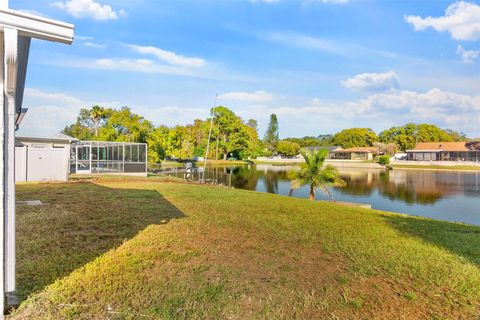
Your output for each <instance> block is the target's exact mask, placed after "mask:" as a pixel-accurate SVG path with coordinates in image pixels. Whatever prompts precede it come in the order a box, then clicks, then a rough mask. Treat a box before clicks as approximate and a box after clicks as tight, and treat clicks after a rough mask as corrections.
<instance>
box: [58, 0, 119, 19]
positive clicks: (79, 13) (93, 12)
mask: <svg viewBox="0 0 480 320" xmlns="http://www.w3.org/2000/svg"><path fill="white" fill-rule="evenodd" d="M52 6H54V7H56V8H59V9H62V10H64V11H66V12H68V13H69V14H70V15H72V16H73V17H75V18H93V19H95V20H117V19H118V18H119V17H124V16H126V12H125V11H124V10H122V9H120V10H114V9H113V8H112V7H111V6H109V5H107V4H105V5H101V4H100V3H98V2H95V1H94V0H67V1H65V2H64V1H56V2H53V3H52Z"/></svg>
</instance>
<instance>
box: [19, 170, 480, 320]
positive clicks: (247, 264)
mask: <svg viewBox="0 0 480 320" xmlns="http://www.w3.org/2000/svg"><path fill="white" fill-rule="evenodd" d="M17 191H18V198H19V199H21V200H27V199H40V200H42V201H43V202H44V203H45V205H44V206H40V207H27V206H22V207H18V209H17V212H18V217H17V221H18V244H17V248H18V249H17V250H18V292H19V295H20V298H21V299H22V300H23V302H22V304H21V306H20V308H19V309H18V310H16V311H15V312H14V313H13V315H12V316H11V317H12V318H14V319H229V318H230V319H295V318H297V319H313V318H316V319H352V318H358V319H477V318H478V316H479V315H480V311H479V310H480V290H479V288H480V250H479V248H480V227H474V226H468V225H461V224H454V223H448V222H441V221H434V220H429V219H422V218H416V217H409V216H405V215H398V214H390V213H386V212H381V211H375V210H368V209H360V208H351V207H344V206H337V205H335V204H331V203H325V202H309V201H308V200H304V199H296V198H288V197H283V196H277V195H272V194H264V193H256V192H250V191H244V190H232V189H226V188H220V187H211V186H199V185H193V184H181V183H173V182H164V181H162V180H159V179H156V178H155V179H152V178H149V179H141V178H135V179H134V178H132V179H119V178H108V179H103V178H102V179H100V180H91V181H87V182H78V181H77V182H71V183H58V184H53V183H52V184H25V185H19V186H18V187H17Z"/></svg>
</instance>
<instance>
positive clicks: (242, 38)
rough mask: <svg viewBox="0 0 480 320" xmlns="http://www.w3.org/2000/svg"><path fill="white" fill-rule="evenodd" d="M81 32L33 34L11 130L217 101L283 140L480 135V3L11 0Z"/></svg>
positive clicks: (47, 128) (167, 115)
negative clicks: (70, 38)
mask: <svg viewBox="0 0 480 320" xmlns="http://www.w3.org/2000/svg"><path fill="white" fill-rule="evenodd" d="M10 1H11V3H10V7H11V8H13V9H18V10H24V11H26V12H30V13H33V14H41V15H45V16H47V17H49V18H53V19H58V20H62V21H66V22H70V23H73V24H75V41H74V43H73V44H72V45H71V46H68V45H62V44H56V43H49V42H45V41H39V40H35V41H34V42H33V43H32V47H31V51H30V62H29V69H28V76H27V89H26V93H25V107H28V108H29V109H30V110H29V112H28V114H27V116H26V118H25V120H24V123H23V124H22V127H21V129H20V131H19V133H18V134H19V135H40V136H48V135H52V134H55V133H56V132H58V131H60V130H61V129H63V127H64V126H65V125H67V124H69V123H71V122H73V121H74V120H75V118H76V116H77V114H78V110H79V109H80V108H81V107H88V106H90V105H92V104H101V105H104V106H108V107H120V106H123V105H128V106H130V107H131V108H132V110H133V111H134V112H136V113H139V114H141V115H143V116H145V117H146V118H147V119H149V120H152V121H153V122H154V124H156V125H159V124H166V125H169V126H172V125H175V124H187V123H191V122H192V121H193V120H194V119H195V118H206V117H207V116H208V112H209V108H211V107H212V105H213V103H214V97H215V94H218V96H219V99H218V104H222V105H225V106H228V107H230V108H232V109H233V110H234V111H235V112H236V113H237V114H239V115H240V116H242V117H243V118H244V119H248V118H254V119H257V120H258V121H259V131H260V134H261V135H262V134H263V132H264V130H265V128H266V125H267V122H268V118H269V115H270V114H271V113H276V114H277V115H278V118H279V122H280V135H281V136H282V137H287V136H304V135H318V134H325V133H334V132H336V131H338V130H341V129H343V128H347V127H371V128H372V129H374V130H376V131H379V130H382V129H385V128H388V127H390V126H393V125H402V124H405V123H408V122H430V123H435V124H437V125H439V126H441V127H444V128H452V129H455V130H460V131H463V132H466V133H467V134H469V135H470V136H472V137H480V3H479V2H477V1H461V2H454V1H442V0H435V1H383V0H382V1H375V0H304V1H302V0H298V1H293V0H290V1H289V0H255V1H253V0H228V1H227V0H223V1H222V0H217V1H213V0H212V1H201V0H197V1H186V0H185V1H179V0H171V1H166V0H164V1H154V0H135V1H134V0H118V1H103V0H36V1H31V0H29V1H27V0H10Z"/></svg>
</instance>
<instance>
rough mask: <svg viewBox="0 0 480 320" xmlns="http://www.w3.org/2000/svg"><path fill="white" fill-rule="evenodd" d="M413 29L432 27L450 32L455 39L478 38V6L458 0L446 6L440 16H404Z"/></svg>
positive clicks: (479, 26)
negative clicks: (442, 14) (443, 13)
mask: <svg viewBox="0 0 480 320" xmlns="http://www.w3.org/2000/svg"><path fill="white" fill-rule="evenodd" d="M405 20H406V21H407V22H408V23H410V24H412V25H413V26H414V28H415V31H422V30H425V29H427V28H429V27H430V28H433V29H434V30H436V31H439V32H444V31H447V32H449V33H450V35H451V36H452V38H453V39H455V40H478V39H480V6H479V5H477V4H475V3H471V2H465V1H458V2H455V3H453V4H451V5H450V6H448V7H447V9H446V10H445V15H444V16H442V17H438V18H434V17H426V18H422V17H420V16H405Z"/></svg>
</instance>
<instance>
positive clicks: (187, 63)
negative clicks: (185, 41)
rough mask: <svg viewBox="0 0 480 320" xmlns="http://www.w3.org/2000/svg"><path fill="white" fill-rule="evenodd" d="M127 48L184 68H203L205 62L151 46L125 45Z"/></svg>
mask: <svg viewBox="0 0 480 320" xmlns="http://www.w3.org/2000/svg"><path fill="white" fill-rule="evenodd" d="M127 46H128V47H129V48H131V49H133V50H134V51H136V52H138V53H143V54H150V55H153V56H155V57H156V58H157V59H159V60H161V61H164V62H167V63H169V64H173V65H177V66H184V67H203V66H204V65H205V60H203V59H201V58H196V57H184V56H182V55H179V54H177V53H175V52H173V51H167V50H163V49H160V48H156V47H151V46H137V45H133V44H129V45H127Z"/></svg>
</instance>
